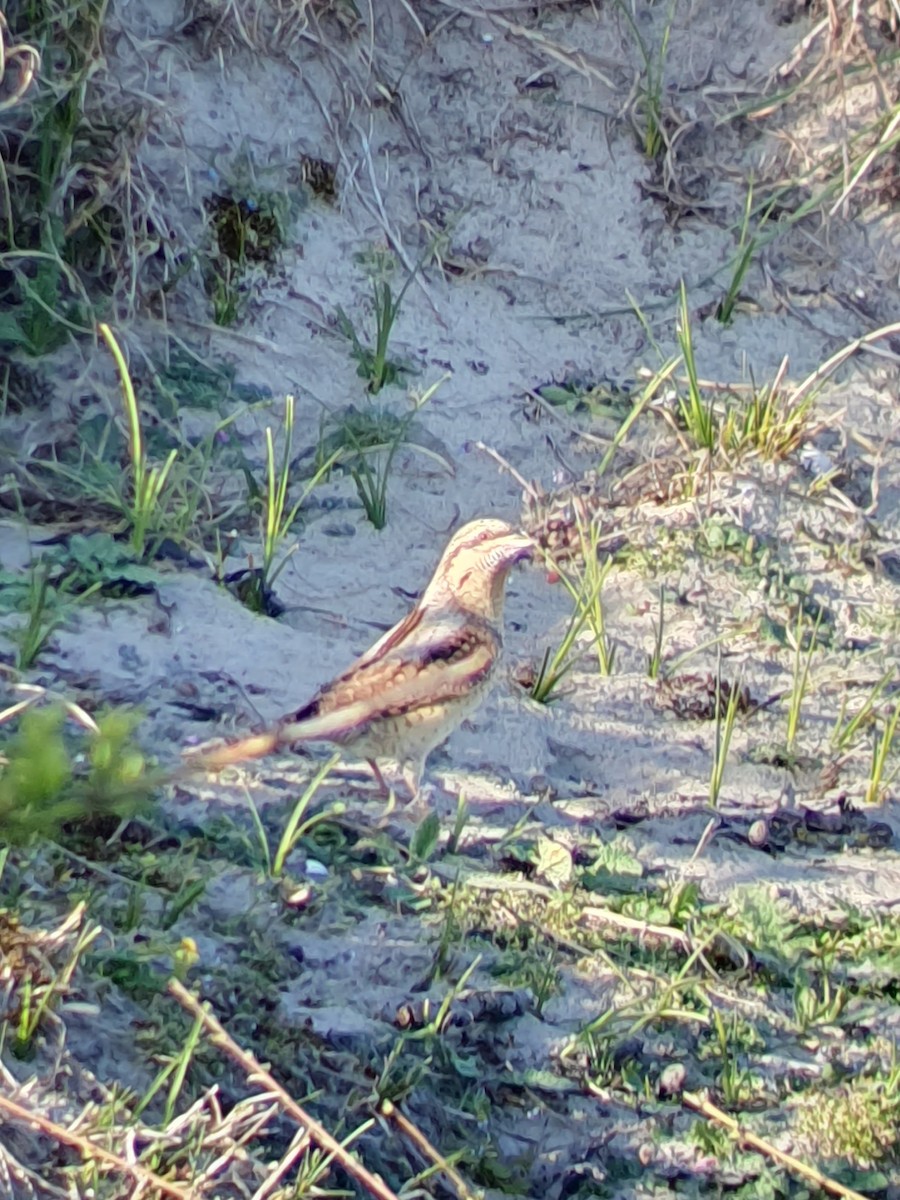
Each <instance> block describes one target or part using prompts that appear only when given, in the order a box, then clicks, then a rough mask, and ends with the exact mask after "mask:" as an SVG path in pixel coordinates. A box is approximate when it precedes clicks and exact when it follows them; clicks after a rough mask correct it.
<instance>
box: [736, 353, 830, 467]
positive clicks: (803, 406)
mask: <svg viewBox="0 0 900 1200" xmlns="http://www.w3.org/2000/svg"><path fill="white" fill-rule="evenodd" d="M787 369H788V360H787V358H786V357H785V358H784V359H782V362H781V365H780V366H779V368H778V371H777V372H776V374H775V378H774V379H773V380H772V382H771V383H767V384H765V385H763V386H762V387H757V386H756V385H755V384H753V385H752V386H751V388H750V396H749V400H747V401H744V400H743V399H737V400H735V401H734V402H733V403H732V404H730V405H729V407H728V410H727V412H726V414H725V419H724V421H723V423H722V432H721V443H722V446H723V447H724V449H725V450H726V451H730V452H732V453H734V454H737V455H743V454H747V453H752V454H758V455H759V456H760V457H761V458H765V459H769V460H771V461H774V462H777V461H779V460H781V459H784V458H787V456H788V455H789V454H790V453H792V452H793V451H794V450H797V449H798V448H799V447H800V446H801V445H802V443H803V442H804V441H805V440H806V438H807V437H808V435H809V423H810V413H811V411H812V407H813V403H814V401H815V393H814V392H813V391H811V390H808V391H805V392H801V391H800V390H799V389H796V390H794V391H788V390H787V389H786V388H785V387H784V378H785V375H786V374H787Z"/></svg>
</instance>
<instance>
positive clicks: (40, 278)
mask: <svg viewBox="0 0 900 1200" xmlns="http://www.w3.org/2000/svg"><path fill="white" fill-rule="evenodd" d="M107 8H108V0H83V2H82V3H79V4H78V5H77V6H74V7H73V6H72V5H71V4H68V3H65V2H64V0H47V3H41V4H19V5H14V6H12V8H10V7H9V6H7V10H6V16H5V18H4V19H3V20H2V22H0V41H2V50H3V53H0V83H2V88H0V90H2V91H3V95H4V99H3V102H2V104H0V139H2V142H3V150H4V153H3V160H2V163H0V194H2V195H3V196H4V204H3V212H4V217H3V220H2V221H0V276H2V279H0V349H3V350H6V351H7V352H20V353H23V354H26V355H29V356H31V357H37V356H41V355H45V354H49V353H50V352H51V351H53V350H54V349H56V348H57V347H58V346H59V345H61V344H62V343H63V342H65V341H66V340H67V339H69V338H70V337H72V336H78V335H84V334H89V333H91V332H92V328H93V324H94V322H93V315H92V314H93V307H94V304H95V303H97V302H100V301H103V302H106V300H107V298H108V297H110V296H115V298H116V310H117V311H118V312H120V313H126V314H130V313H132V312H133V311H134V309H135V306H136V298H137V293H138V286H137V281H138V279H139V277H140V276H141V275H142V273H143V269H144V266H145V264H146V263H147V262H149V261H150V260H153V263H154V267H153V269H154V271H158V268H159V262H160V259H162V260H163V263H164V264H165V269H168V267H169V266H170V265H171V262H172V258H173V255H174V254H175V253H176V250H175V248H174V247H173V246H172V245H171V244H170V240H169V239H168V238H160V236H159V230H161V229H165V228H168V227H169V222H167V221H166V220H165V219H164V218H163V217H162V216H161V215H160V213H159V204H160V201H159V200H158V199H157V195H156V192H157V189H156V188H154V187H153V186H152V185H150V184H149V183H148V180H147V179H146V177H145V174H144V169H143V167H142V166H141V165H140V163H139V162H138V161H137V160H136V157H135V155H134V150H135V148H136V147H137V145H138V144H139V143H140V141H141V140H142V139H143V137H144V135H145V133H146V129H147V123H148V121H147V116H146V113H145V110H144V105H143V102H142V101H141V100H140V99H139V98H137V97H130V96H125V95H123V94H122V92H121V90H120V89H119V87H118V85H117V84H114V83H112V82H111V81H110V79H109V77H108V75H107V74H106V73H105V71H104V69H103V67H104V50H103V27H104V22H105V18H106V12H107ZM0 16H2V14H0ZM41 64H44V69H41ZM47 64H51V65H52V70H51V69H47V67H46V65H47ZM14 399H15V400H16V401H17V402H18V401H20V400H21V402H23V403H26V402H28V400H32V401H33V398H32V397H29V396H25V395H23V396H16V397H14Z"/></svg>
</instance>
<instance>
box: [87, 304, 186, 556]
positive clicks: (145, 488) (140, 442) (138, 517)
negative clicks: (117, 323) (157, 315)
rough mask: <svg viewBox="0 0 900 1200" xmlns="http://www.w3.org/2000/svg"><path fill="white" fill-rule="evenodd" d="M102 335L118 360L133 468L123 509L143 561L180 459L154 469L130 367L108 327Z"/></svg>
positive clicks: (169, 458)
mask: <svg viewBox="0 0 900 1200" xmlns="http://www.w3.org/2000/svg"><path fill="white" fill-rule="evenodd" d="M99 329H100V334H101V336H102V337H103V340H104V341H105V342H106V345H107V346H108V348H109V351H110V353H111V354H112V356H113V358H114V359H115V363H116V369H117V370H118V372H119V381H120V383H121V387H122V400H123V402H124V405H125V418H126V423H127V426H128V457H129V462H130V465H131V481H130V483H131V486H130V495H129V496H125V497H123V507H124V509H125V515H126V517H127V520H128V524H129V526H130V528H131V545H132V548H133V549H134V552H135V554H136V555H137V556H138V558H140V559H143V558H144V557H145V555H146V554H147V551H148V539H149V536H150V534H151V531H156V530H158V529H159V527H160V525H161V523H162V516H163V499H164V494H165V490H166V484H167V481H168V478H169V473H170V472H171V470H172V467H173V466H174V464H175V460H176V458H177V457H178V451H177V450H170V451H169V453H168V455H167V457H166V460H165V462H164V463H163V464H162V466H151V465H150V463H149V462H148V460H147V455H146V452H145V450H144V436H143V431H142V429H141V410H140V407H139V405H138V402H137V397H136V395H135V392H134V386H133V384H132V382H131V375H130V373H129V370H128V364H127V363H126V362H125V356H124V355H123V353H122V351H121V349H120V347H119V343H118V342H117V341H116V338H115V335H114V334H113V331H112V330H111V329H110V327H109V326H108V325H105V324H101V325H100V326H99Z"/></svg>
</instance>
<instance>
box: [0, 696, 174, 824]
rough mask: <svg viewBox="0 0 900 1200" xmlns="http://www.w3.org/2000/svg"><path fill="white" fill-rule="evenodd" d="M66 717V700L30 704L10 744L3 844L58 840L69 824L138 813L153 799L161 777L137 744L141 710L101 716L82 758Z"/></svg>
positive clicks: (0, 816)
mask: <svg viewBox="0 0 900 1200" xmlns="http://www.w3.org/2000/svg"><path fill="white" fill-rule="evenodd" d="M65 714H66V710H65V708H64V707H63V706H61V705H55V706H51V707H47V708H38V707H36V706H32V707H30V708H28V709H27V710H26V711H25V712H24V713H23V715H22V719H21V722H20V724H19V729H18V731H17V733H16V734H15V735H14V736H13V737H12V738H11V739H10V741H9V742H8V743H7V744H6V746H5V747H4V753H5V757H6V765H5V766H4V767H3V772H2V774H0V843H4V842H5V843H9V844H13V845H14V844H19V843H25V842H29V841H31V840H33V839H35V838H56V837H58V836H59V834H60V831H61V830H62V828H63V826H64V825H67V824H69V823H72V822H79V821H87V820H90V819H91V818H94V817H100V816H108V815H111V816H116V817H130V816H133V815H134V814H135V813H136V812H139V811H140V810H141V809H142V808H144V807H146V806H147V805H148V804H149V802H150V799H151V797H152V793H153V789H154V788H155V787H156V786H157V785H158V783H159V781H160V776H159V775H157V774H155V773H154V772H152V771H151V770H149V769H148V766H147V763H146V760H145V758H144V756H143V754H142V753H141V752H140V751H139V750H138V749H137V748H136V747H135V746H134V743H133V736H132V735H133V733H134V729H135V726H136V725H137V717H136V716H135V714H134V713H130V712H125V711H122V710H116V709H113V710H112V711H110V712H108V713H106V714H105V715H104V716H102V717H100V718H99V719H98V721H97V723H96V733H93V734H91V735H90V738H89V742H88V745H87V750H86V753H84V754H82V755H79V756H78V758H76V757H75V755H74V754H73V753H72V751H71V750H70V749H69V746H68V745H67V743H66V740H65V738H64V735H63V722H64V719H65ZM81 759H85V760H86V761H84V762H82V761H80V760H81Z"/></svg>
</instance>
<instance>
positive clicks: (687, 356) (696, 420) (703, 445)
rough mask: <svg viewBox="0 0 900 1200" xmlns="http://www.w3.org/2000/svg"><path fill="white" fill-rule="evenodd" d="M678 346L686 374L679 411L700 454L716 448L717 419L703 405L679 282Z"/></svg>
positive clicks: (710, 407)
mask: <svg viewBox="0 0 900 1200" xmlns="http://www.w3.org/2000/svg"><path fill="white" fill-rule="evenodd" d="M675 332H676V336H677V338H678V346H679V348H680V350H681V357H682V361H683V362H684V369H685V372H686V374H687V388H688V391H687V395H686V396H683V395H681V394H679V397H678V410H679V413H680V414H681V419H682V421H683V423H684V426H685V428H686V429H687V431H688V433H689V434H690V435H691V437H692V438H693V440H694V442H695V443H696V445H697V446H698V447H699V448H700V449H701V450H712V449H713V448H714V447H715V444H716V433H717V430H716V418H715V413H714V411H713V402H712V400H711V399H710V400H709V401H704V398H703V392H702V389H701V387H700V380H699V376H698V375H697V364H696V362H695V361H694V339H693V336H692V334H691V314H690V311H689V309H688V302H687V289H686V288H685V286H684V280H683V279H682V281H681V286H680V290H679V298H678V317H677V320H676V324H675Z"/></svg>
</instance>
